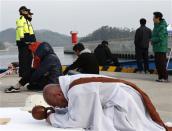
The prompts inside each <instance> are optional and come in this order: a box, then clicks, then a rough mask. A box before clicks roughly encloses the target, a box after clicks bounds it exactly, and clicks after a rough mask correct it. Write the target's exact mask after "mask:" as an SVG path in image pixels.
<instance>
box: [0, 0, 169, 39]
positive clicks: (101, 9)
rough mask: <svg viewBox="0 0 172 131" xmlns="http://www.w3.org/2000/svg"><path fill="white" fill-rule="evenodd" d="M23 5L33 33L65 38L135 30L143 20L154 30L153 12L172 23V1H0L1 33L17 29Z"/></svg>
mask: <svg viewBox="0 0 172 131" xmlns="http://www.w3.org/2000/svg"><path fill="white" fill-rule="evenodd" d="M22 5H25V6H27V7H28V8H30V9H31V10H32V12H33V13H34V16H33V21H32V24H33V26H34V29H48V30H52V31H55V32H59V33H62V34H66V35H69V32H70V31H71V30H74V31H78V32H79V35H80V36H85V35H87V34H88V33H91V32H92V31H94V30H95V29H97V28H99V27H101V26H103V25H109V26H113V27H114V26H116V27H128V28H134V29H136V28H137V27H138V26H139V19H140V18H141V17H144V18H146V19H147V26H149V27H150V28H152V27H153V23H152V16H153V15H152V13H153V12H154V11H161V12H162V13H163V14H164V18H165V19H166V21H167V23H172V0H0V31H2V30H5V29H7V28H11V27H14V28H15V21H16V19H17V18H19V13H18V8H19V7H20V6H22Z"/></svg>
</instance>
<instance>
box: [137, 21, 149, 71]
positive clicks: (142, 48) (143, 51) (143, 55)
mask: <svg viewBox="0 0 172 131" xmlns="http://www.w3.org/2000/svg"><path fill="white" fill-rule="evenodd" d="M140 25H141V26H140V27H139V28H138V29H137V30H136V34H135V40H134V44H135V52H136V61H137V66H138V71H139V72H140V73H141V72H143V61H144V72H145V73H148V71H149V63H148V59H149V55H148V50H149V42H150V40H151V30H150V29H149V28H148V27H146V19H144V18H142V19H140Z"/></svg>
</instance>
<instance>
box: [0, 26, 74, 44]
mask: <svg viewBox="0 0 172 131" xmlns="http://www.w3.org/2000/svg"><path fill="white" fill-rule="evenodd" d="M15 32H16V30H15V29H14V28H9V29H7V30H4V31H2V32H0V41H1V42H2V43H15V34H16V33H15ZM35 34H36V38H37V40H40V41H46V42H48V43H50V44H51V45H52V46H64V47H65V46H71V39H70V37H69V36H67V35H63V34H59V33H56V32H52V31H50V30H36V31H35Z"/></svg>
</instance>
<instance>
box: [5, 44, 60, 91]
mask: <svg viewBox="0 0 172 131" xmlns="http://www.w3.org/2000/svg"><path fill="white" fill-rule="evenodd" d="M29 49H30V50H31V51H32V53H33V64H32V73H31V77H30V78H21V79H20V81H19V82H18V83H17V84H16V85H15V86H11V87H10V88H8V89H6V90H5V92H6V93H13V92H20V88H21V87H23V86H25V85H26V84H27V83H29V85H28V86H27V89H28V90H42V89H43V87H44V86H45V85H47V84H49V83H54V84H56V83H58V77H59V76H61V75H62V66H61V63H60V60H59V58H58V57H57V55H56V54H55V52H54V50H53V49H52V47H51V46H50V45H49V44H48V43H46V42H42V43H41V42H33V43H32V44H31V45H29Z"/></svg>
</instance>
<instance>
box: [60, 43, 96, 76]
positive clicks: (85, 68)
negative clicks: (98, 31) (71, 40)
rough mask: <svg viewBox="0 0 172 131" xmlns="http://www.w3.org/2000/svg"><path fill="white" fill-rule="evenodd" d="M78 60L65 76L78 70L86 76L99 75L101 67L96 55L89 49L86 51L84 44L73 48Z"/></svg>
mask: <svg viewBox="0 0 172 131" xmlns="http://www.w3.org/2000/svg"><path fill="white" fill-rule="evenodd" d="M73 50H74V52H75V53H76V55H77V56H78V59H77V60H76V61H75V62H74V63H73V64H72V65H70V66H68V67H67V68H66V69H65V71H64V72H63V74H64V75H65V74H67V73H68V71H69V70H74V69H78V71H79V72H81V73H85V74H99V65H98V62H97V59H96V57H95V56H94V54H92V53H91V51H90V50H89V49H85V47H84V45H83V44H82V43H78V44H76V45H75V46H74V47H73Z"/></svg>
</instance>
